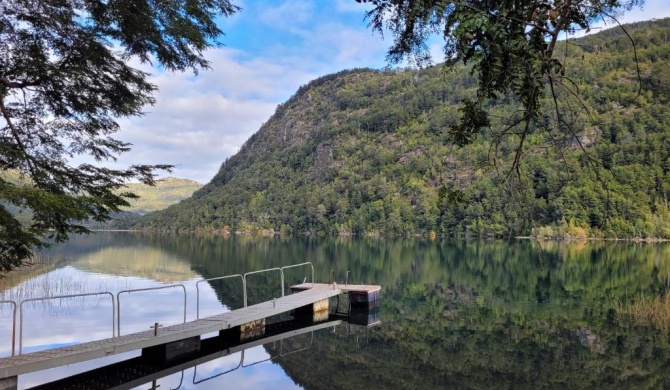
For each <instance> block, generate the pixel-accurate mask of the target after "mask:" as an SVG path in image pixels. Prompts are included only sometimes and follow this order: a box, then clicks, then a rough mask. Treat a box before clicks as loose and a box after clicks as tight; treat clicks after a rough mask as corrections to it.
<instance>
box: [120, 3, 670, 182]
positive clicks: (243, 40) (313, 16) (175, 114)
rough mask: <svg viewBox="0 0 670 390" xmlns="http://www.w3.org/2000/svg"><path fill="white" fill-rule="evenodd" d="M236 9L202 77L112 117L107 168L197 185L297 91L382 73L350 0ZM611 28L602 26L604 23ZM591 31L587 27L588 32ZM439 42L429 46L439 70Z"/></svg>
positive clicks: (651, 11)
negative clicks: (114, 152) (338, 75)
mask: <svg viewBox="0 0 670 390" xmlns="http://www.w3.org/2000/svg"><path fill="white" fill-rule="evenodd" d="M233 2H234V3H235V4H236V5H238V6H240V7H242V10H241V11H240V12H238V13H236V14H235V15H233V16H231V17H229V18H226V19H222V20H220V21H219V25H220V27H221V29H222V30H223V31H224V33H225V34H226V35H225V36H224V37H222V38H221V39H220V42H221V43H223V45H224V46H222V47H218V48H214V49H210V50H208V51H207V52H206V53H205V57H206V58H207V59H208V60H209V61H210V63H211V69H209V70H203V71H200V72H198V74H197V75H194V74H193V72H185V73H170V72H166V71H162V70H160V69H155V68H153V69H152V68H149V67H148V66H147V65H141V64H135V65H136V67H138V68H141V69H143V70H145V71H148V72H149V73H151V76H150V78H149V80H150V82H152V83H154V84H155V85H157V86H158V88H159V91H158V92H157V93H156V95H155V97H156V99H157V102H156V104H155V105H153V106H147V107H145V109H144V112H145V114H144V115H142V116H140V117H132V118H121V119H120V120H119V124H120V125H121V131H119V132H118V133H117V134H116V137H115V138H117V139H120V140H122V141H125V142H130V143H131V144H133V146H132V150H131V151H130V152H128V153H125V154H123V155H121V156H120V158H119V160H118V161H117V162H116V163H115V164H116V166H117V167H124V166H128V165H131V164H172V165H175V169H174V171H173V172H172V173H169V174H168V173H159V176H161V177H164V176H174V177H180V178H186V179H192V180H196V181H198V182H200V183H203V184H205V183H207V182H209V180H210V179H212V177H213V176H214V175H215V174H216V172H217V171H218V170H219V168H220V166H221V163H222V162H223V161H225V159H226V158H228V157H230V156H232V155H233V154H235V153H236V152H237V151H238V150H239V149H240V147H241V146H242V144H243V143H244V141H246V140H247V139H248V138H249V137H250V136H251V135H252V134H253V133H255V132H256V131H258V130H259V129H260V127H261V125H262V124H263V123H264V122H266V121H267V120H268V119H269V118H270V116H271V115H272V114H273V113H274V111H275V108H276V107H277V105H278V104H280V103H282V102H285V101H286V100H288V99H289V98H290V97H291V96H292V95H293V94H294V93H295V92H296V91H297V89H298V88H299V87H300V86H301V85H305V84H307V83H308V82H309V81H311V80H313V79H315V78H317V77H320V76H323V75H326V74H329V73H334V72H338V71H340V70H344V69H351V68H365V67H367V68H376V69H379V68H383V67H385V66H387V65H388V63H387V62H386V50H387V49H388V47H389V46H390V45H391V43H392V41H391V37H390V36H384V37H382V36H381V35H380V34H379V33H373V32H372V31H371V30H370V29H369V28H368V22H367V21H366V20H364V16H365V12H366V10H367V9H369V8H370V5H367V4H361V3H358V2H356V1H355V0H271V1H268V0H264V1H254V0H233ZM663 17H670V1H668V0H647V1H646V2H645V5H644V6H643V7H642V9H639V8H638V9H634V10H632V11H630V12H628V13H626V14H625V15H624V16H623V17H622V18H621V19H620V21H621V22H622V23H628V22H634V21H641V20H649V19H652V18H663ZM609 26H612V25H611V24H609V25H608V27H609ZM594 31H597V29H594ZM440 43H441V41H440V39H437V38H436V39H433V40H431V53H433V57H434V60H435V61H436V62H441V60H442V56H441V45H440Z"/></svg>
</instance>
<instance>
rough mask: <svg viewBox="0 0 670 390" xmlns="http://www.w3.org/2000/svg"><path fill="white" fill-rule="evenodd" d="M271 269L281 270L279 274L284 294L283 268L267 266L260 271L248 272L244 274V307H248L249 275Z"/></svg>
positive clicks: (282, 293) (282, 294)
mask: <svg viewBox="0 0 670 390" xmlns="http://www.w3.org/2000/svg"><path fill="white" fill-rule="evenodd" d="M270 271H279V275H280V276H281V285H282V292H281V296H282V297H283V296H284V289H283V286H284V273H283V272H282V270H281V268H267V269H261V270H258V271H251V272H247V273H246V274H244V275H242V277H243V278H244V307H247V276H248V275H253V274H260V273H262V272H270Z"/></svg>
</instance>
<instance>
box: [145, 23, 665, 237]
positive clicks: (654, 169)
mask: <svg viewBox="0 0 670 390" xmlns="http://www.w3.org/2000/svg"><path fill="white" fill-rule="evenodd" d="M626 28H627V31H628V33H629V34H630V36H631V37H632V39H633V41H634V42H635V50H633V44H632V43H631V42H630V40H629V39H628V37H627V35H625V34H624V33H623V32H622V31H621V29H619V28H615V29H611V30H607V31H603V32H601V33H599V34H594V35H592V36H589V37H586V38H582V39H578V40H570V41H569V42H563V43H562V45H564V47H565V48H564V50H563V52H564V54H563V55H564V56H565V58H563V59H562V61H563V62H564V64H565V69H566V74H565V77H564V80H562V82H563V83H564V84H566V85H570V86H571V88H572V90H573V91H576V92H577V93H576V94H574V95H570V94H569V93H568V92H565V90H563V91H558V92H557V94H558V95H559V98H560V99H559V109H560V112H561V117H560V118H559V119H560V126H555V124H552V118H551V117H550V116H549V115H548V116H547V119H546V123H545V124H544V125H537V126H536V128H534V129H532V131H531V133H530V136H529V137H526V139H524V140H523V142H524V154H523V155H522V158H521V163H520V170H519V174H518V175H517V174H516V172H512V173H511V174H508V173H510V172H509V166H510V164H511V162H512V160H513V158H514V156H515V150H516V146H517V145H518V144H519V141H520V139H519V137H518V136H515V135H514V134H511V133H508V134H506V135H505V136H504V137H499V135H500V129H501V126H500V123H504V121H505V120H513V118H514V115H515V107H516V103H515V100H514V98H513V97H507V98H504V99H502V100H498V101H497V102H496V105H495V106H493V107H492V108H493V111H494V112H493V114H494V115H493V117H497V118H501V119H500V120H499V122H500V123H498V124H493V125H492V126H491V128H490V129H489V130H486V131H484V132H483V133H482V134H480V135H478V136H477V137H476V138H475V139H474V141H473V142H472V143H470V144H468V145H466V146H463V147H460V146H456V145H454V142H453V140H452V139H451V137H450V134H449V128H450V126H452V125H454V124H455V123H457V120H458V119H459V117H460V112H459V110H458V107H459V103H460V102H461V101H462V100H463V99H464V98H466V97H470V96H472V95H473V93H474V91H475V87H476V85H475V83H474V79H473V78H472V77H470V76H469V73H468V69H467V68H464V67H463V68H460V69H456V70H451V71H450V70H446V69H445V68H444V67H442V66H440V65H438V66H435V67H431V68H428V69H423V70H404V71H391V70H387V71H376V70H369V69H357V70H351V71H343V72H340V73H337V74H333V75H328V76H324V77H321V78H319V79H317V80H314V81H312V82H310V83H309V84H308V85H306V86H303V87H301V88H300V89H299V90H298V91H297V92H296V94H295V95H294V96H293V97H292V98H291V99H289V100H288V101H287V102H286V103H284V104H281V105H279V106H278V108H277V110H276V112H275V114H274V115H273V116H272V117H271V118H270V119H269V120H268V121H267V122H266V123H265V124H264V125H263V126H262V127H261V129H260V130H259V131H258V132H257V133H256V134H254V135H253V136H252V137H250V138H249V140H247V142H246V143H245V144H244V146H243V147H242V148H241V149H240V151H239V153H237V154H236V155H234V156H232V157H231V158H229V159H228V160H226V161H225V162H224V163H223V164H222V166H221V169H220V171H219V172H218V173H217V175H216V176H215V177H214V178H213V179H212V181H211V182H210V183H208V184H207V185H205V186H204V187H203V188H202V189H200V190H199V191H197V192H196V193H194V195H193V196H192V197H191V198H189V199H187V200H185V201H182V202H181V203H179V204H177V205H174V206H171V207H169V208H168V209H166V210H164V211H161V212H158V213H153V214H149V215H147V216H145V217H144V218H143V219H142V220H141V221H140V222H139V224H138V225H136V227H137V228H144V229H157V230H184V231H193V230H202V231H218V230H221V229H228V230H252V231H253V230H256V229H270V228H272V229H275V230H281V231H282V232H290V233H297V234H303V233H306V232H310V233H312V234H344V233H346V234H349V233H354V234H372V235H411V234H423V235H432V234H437V235H456V236H480V237H492V236H498V237H501V236H502V237H509V236H514V235H527V234H531V233H532V232H535V233H537V234H539V235H543V236H565V235H578V236H586V235H590V236H607V237H626V238H633V237H664V238H670V211H669V205H668V198H669V195H670V112H669V111H668V109H667V106H668V102H669V101H670V62H669V60H670V42H669V41H668V35H670V19H664V20H658V21H653V22H644V23H636V24H633V25H628V26H626ZM636 59H637V60H636ZM638 69H639V71H638ZM640 86H641V87H642V89H641V92H639V87H640ZM638 92H639V93H638ZM545 103H546V112H549V113H550V112H552V111H551V110H552V107H554V102H553V101H552V100H551V99H547V100H546V102H545ZM491 104H493V103H491ZM586 108H588V110H587V109H586ZM509 118H512V119H509ZM553 120H554V121H556V119H553ZM557 129H558V130H557Z"/></svg>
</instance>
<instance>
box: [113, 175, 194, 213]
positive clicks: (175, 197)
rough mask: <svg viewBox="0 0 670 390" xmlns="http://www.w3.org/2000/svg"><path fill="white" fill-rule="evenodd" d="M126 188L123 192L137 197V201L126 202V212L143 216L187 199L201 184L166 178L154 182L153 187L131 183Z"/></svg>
mask: <svg viewBox="0 0 670 390" xmlns="http://www.w3.org/2000/svg"><path fill="white" fill-rule="evenodd" d="M126 187H127V188H126V189H124V191H126V190H128V191H130V192H132V193H134V194H136V195H137V196H139V198H138V199H130V200H129V201H128V203H130V207H128V208H127V211H130V212H133V213H137V214H141V215H143V214H147V213H150V212H153V211H158V210H162V209H164V208H166V207H168V206H170V205H172V204H175V203H178V202H179V201H181V200H183V199H186V198H188V197H189V196H191V195H192V194H193V192H195V191H197V190H198V189H200V188H201V187H202V184H200V183H198V182H197V181H193V180H188V179H179V178H176V177H167V178H164V179H159V180H156V185H155V186H149V185H146V184H142V183H132V184H128V185H127V186H126Z"/></svg>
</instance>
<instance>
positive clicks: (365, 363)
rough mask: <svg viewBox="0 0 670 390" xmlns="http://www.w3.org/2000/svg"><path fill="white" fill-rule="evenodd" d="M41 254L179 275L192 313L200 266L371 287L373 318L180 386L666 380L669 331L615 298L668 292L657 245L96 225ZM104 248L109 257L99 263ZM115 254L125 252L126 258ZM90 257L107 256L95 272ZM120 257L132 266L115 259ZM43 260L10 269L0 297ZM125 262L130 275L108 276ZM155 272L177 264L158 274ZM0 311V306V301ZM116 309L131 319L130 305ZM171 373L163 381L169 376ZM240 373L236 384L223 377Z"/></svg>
mask: <svg viewBox="0 0 670 390" xmlns="http://www.w3.org/2000/svg"><path fill="white" fill-rule="evenodd" d="M110 248H117V249H114V250H111V249H110ZM140 249H141V250H149V251H152V253H154V254H153V255H151V256H146V257H147V258H152V259H153V260H152V261H154V263H152V265H149V266H148V267H146V268H144V269H145V270H149V271H132V269H133V267H136V266H138V264H136V263H141V262H142V261H143V258H144V256H142V255H139V256H131V255H130V253H134V252H133V251H135V250H140ZM115 252H116V253H118V254H119V257H114V253H115ZM121 253H123V254H121ZM157 253H161V254H157ZM163 254H164V255H163ZM50 256H51V258H52V259H55V258H67V259H71V261H69V262H68V263H67V264H68V266H67V267H70V268H69V269H70V270H71V272H73V273H72V274H70V276H75V277H76V275H80V276H79V277H81V275H85V278H84V279H85V280H87V286H91V288H92V287H94V286H92V285H91V282H92V281H93V282H95V281H104V283H102V284H104V285H105V287H111V288H116V287H123V288H135V287H145V286H150V285H160V284H161V283H160V282H159V281H160V280H163V281H164V282H165V283H164V284H166V283H178V282H179V283H185V284H186V285H187V288H189V301H188V307H189V316H191V317H192V316H194V314H192V312H193V309H194V308H195V302H194V299H193V297H192V296H191V295H194V294H193V293H192V292H193V285H194V283H195V281H196V280H198V279H200V278H211V277H216V276H221V275H227V274H234V273H244V272H247V271H252V270H257V269H263V268H270V267H279V266H284V265H288V264H295V263H300V262H303V261H311V262H313V263H314V267H315V269H316V279H317V281H327V280H328V278H329V274H330V270H335V275H336V278H337V280H338V281H344V275H345V273H346V271H347V270H350V271H351V282H352V283H374V284H380V285H382V301H383V306H382V308H381V317H382V319H383V321H382V323H381V325H380V326H378V327H375V328H371V329H362V330H353V331H343V330H341V329H339V328H337V329H335V332H332V331H330V330H328V331H321V332H319V333H316V334H315V335H316V336H315V338H314V343H313V344H312V345H311V347H310V348H309V349H307V350H304V351H301V352H300V353H295V354H292V355H288V356H285V357H282V358H281V359H272V360H270V361H268V362H264V363H259V364H257V365H254V366H252V367H249V368H246V369H244V370H240V371H239V372H240V373H239V374H233V376H229V375H226V376H222V378H224V377H225V378H227V379H221V382H217V380H218V379H213V380H211V381H207V382H204V383H203V384H195V385H194V384H192V381H188V383H182V385H181V388H182V389H184V388H186V389H190V388H197V389H201V388H218V387H221V386H224V385H225V386H226V387H228V386H229V385H231V386H233V385H232V382H231V381H234V383H235V385H234V386H233V387H236V386H237V385H238V384H239V385H240V386H242V387H241V388H244V387H246V388H272V389H275V388H305V389H337V388H347V389H363V388H375V389H386V388H388V389H416V388H452V387H453V388H459V389H470V388H472V389H477V388H482V387H494V388H515V389H526V388H527V389H531V388H532V389H536V388H589V389H591V388H617V389H620V388H636V389H639V388H670V379H669V378H668V375H669V374H667V367H668V366H670V365H669V363H670V362H669V357H670V343H669V341H670V339H669V335H668V334H667V333H663V332H662V331H660V330H658V329H655V328H652V327H649V326H643V325H640V324H638V323H636V322H634V321H633V320H631V319H630V318H629V317H627V316H625V315H622V313H623V310H622V308H625V307H627V306H628V305H630V304H631V303H632V302H634V301H635V300H636V299H639V297H641V296H643V297H646V298H648V299H653V298H655V297H659V296H664V295H665V294H666V292H667V290H668V283H669V280H670V245H668V244H642V243H622V242H590V243H587V244H565V243H548V244H543V245H542V247H539V246H538V245H536V244H534V243H532V242H529V241H513V242H499V241H491V242H468V241H435V242H433V241H428V240H419V239H404V240H400V239H398V240H384V239H354V238H324V239H317V238H281V237H274V238H249V237H231V238H223V237H206V236H176V235H175V236H167V235H151V234H144V233H100V234H98V235H96V236H92V237H84V238H76V239H74V240H73V241H71V242H69V243H66V244H64V245H61V246H59V247H57V248H54V251H53V252H52V253H51V255H50ZM107 256H111V257H112V258H110V259H109V261H107V260H105V259H106V258H107ZM85 259H95V263H97V264H98V265H92V264H93V263H94V261H92V260H85ZM82 261H84V262H86V264H82V263H81V262H82ZM161 261H164V262H165V263H162V264H161ZM126 262H129V263H133V264H132V266H130V265H128V266H124V264H125V263H126ZM168 263H169V264H168ZM100 264H105V265H107V264H114V265H113V266H108V267H106V268H105V269H104V270H102V268H103V266H102V265H100ZM67 267H62V266H61V268H59V269H64V268H67ZM124 267H126V268H124ZM119 269H125V270H130V271H122V272H121V271H118V272H117V271H115V270H119ZM138 269H140V270H141V269H143V268H142V267H141V266H139V268H138ZM53 272H55V271H54V270H50V271H48V272H47V273H46V274H42V275H38V276H33V278H32V279H29V280H24V281H21V282H19V283H17V284H15V285H14V286H11V287H10V288H9V291H8V292H6V293H5V295H7V294H9V295H11V294H12V291H14V290H16V289H20V288H21V286H22V285H25V284H26V283H30V280H35V279H34V278H40V277H44V275H48V274H51V273H53ZM77 272H79V274H77ZM133 272H138V274H137V275H135V276H133V277H128V276H120V275H128V274H132V273H133ZM113 274H115V275H116V276H114V275H113ZM161 274H170V275H180V276H178V277H172V276H171V277H169V278H167V277H166V278H165V279H163V276H161ZM305 276H307V275H306V271H305V270H304V269H297V270H292V271H291V273H289V274H287V284H292V283H299V282H302V281H303V280H304V278H305ZM180 279H181V280H180ZM96 283H97V282H96ZM254 283H255V285H254V286H250V289H253V292H250V295H253V298H254V299H258V300H263V299H269V298H271V297H272V296H273V295H276V294H277V293H278V290H279V288H278V287H277V284H278V283H277V282H276V281H275V280H274V279H272V277H270V276H268V279H267V280H263V279H258V280H256V281H255V282H254ZM62 284H67V283H62ZM75 284H76V283H75ZM42 291H44V289H43V290H42ZM201 293H202V297H201V299H202V309H201V310H204V313H201V315H211V314H215V313H216V312H218V311H220V310H227V309H228V308H233V309H234V308H236V307H240V305H241V301H242V296H241V292H240V291H239V286H235V285H232V284H225V283H221V284H218V283H212V285H211V287H208V288H205V289H204V291H203V292H201ZM14 294H15V293H14ZM0 299H2V296H0ZM148 299H151V298H148ZM137 304H138V305H142V304H144V303H142V302H139V303H137ZM0 310H3V311H2V313H1V314H2V316H3V317H2V318H6V316H5V315H6V312H7V310H6V309H3V308H0ZM177 311H179V310H177ZM133 314H135V313H133ZM125 315H126V314H125V313H124V316H125ZM157 315H158V314H157ZM160 315H163V314H160ZM127 317H128V321H131V317H132V315H131V314H128V315H127ZM189 319H190V318H189ZM142 321H143V322H142ZM142 321H140V323H141V324H140V323H138V324H139V325H138V327H139V326H140V325H141V326H142V327H145V325H146V323H153V317H152V315H147V316H144V317H143V318H142ZM161 321H162V320H161ZM3 324H4V322H3ZM3 326H4V325H3ZM124 329H125V324H124ZM142 330H144V329H142ZM0 332H4V331H3V330H2V329H0ZM0 334H5V333H0ZM0 343H2V340H0ZM256 353H259V355H260V356H258V360H259V361H260V360H263V359H267V358H269V357H271V356H272V354H271V353H270V352H268V351H267V348H266V349H262V350H260V351H257V352H256ZM222 364H223V363H222ZM229 364H232V363H230V362H229V363H226V364H223V366H226V367H227V366H228V365H229ZM38 374H39V373H36V374H33V375H36V376H38ZM201 374H202V372H200V371H198V376H200V375H201ZM67 375H71V374H69V373H68V374H62V376H67ZM175 375H177V376H176V377H174V378H172V379H170V382H169V383H167V382H165V383H164V384H163V385H162V387H161V388H175V387H177V385H179V374H175ZM191 375H192V373H191ZM235 375H240V376H239V377H236V376H235ZM242 376H243V377H244V380H245V381H247V382H244V381H242V380H240V381H239V382H238V381H237V380H236V379H230V378H238V379H239V378H242ZM19 381H20V385H21V383H22V379H21V378H20V379H19ZM184 382H187V381H184ZM243 382H244V383H247V384H246V385H244V384H243ZM26 383H27V382H26ZM31 383H33V384H35V383H36V381H32V380H31ZM210 383H214V384H213V385H209V384H210ZM205 384H207V386H212V387H202V386H205ZM217 386H218V387H217ZM148 387H149V386H144V387H141V388H143V389H144V388H148Z"/></svg>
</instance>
